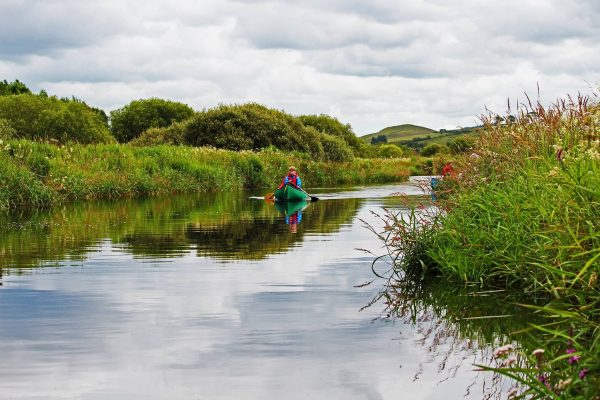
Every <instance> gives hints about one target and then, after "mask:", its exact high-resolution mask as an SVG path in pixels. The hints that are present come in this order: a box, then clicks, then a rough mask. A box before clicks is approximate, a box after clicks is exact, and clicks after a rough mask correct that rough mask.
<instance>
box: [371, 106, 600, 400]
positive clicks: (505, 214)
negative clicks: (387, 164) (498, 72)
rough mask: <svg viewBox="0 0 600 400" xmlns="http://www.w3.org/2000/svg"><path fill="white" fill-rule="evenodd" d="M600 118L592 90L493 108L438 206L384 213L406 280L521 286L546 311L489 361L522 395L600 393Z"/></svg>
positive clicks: (444, 185) (583, 395) (496, 287)
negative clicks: (512, 110) (512, 112)
mask: <svg viewBox="0 0 600 400" xmlns="http://www.w3.org/2000/svg"><path fill="white" fill-rule="evenodd" d="M599 127H600V107H598V106H597V105H590V104H589V100H588V99H586V98H579V99H578V100H577V101H575V102H570V101H564V102H560V103H559V105H557V106H555V107H552V108H550V109H544V108H542V107H541V106H539V105H538V106H536V107H533V108H532V109H528V110H524V111H523V112H521V113H520V115H518V116H517V117H514V116H507V117H506V118H504V119H501V120H499V119H497V118H490V120H489V121H486V124H485V126H484V133H483V134H482V135H481V138H480V140H479V142H478V143H477V145H476V147H475V149H474V151H473V152H472V153H471V154H469V155H468V156H465V157H463V158H461V159H459V160H457V162H456V163H455V165H454V167H455V169H454V173H453V174H452V175H451V176H449V177H447V178H446V179H444V180H443V181H442V182H441V184H440V186H439V187H438V189H437V191H438V198H439V199H440V200H439V201H438V203H437V205H438V208H436V209H429V211H427V210H426V211H421V210H415V212H414V213H413V214H412V215H411V217H410V218H408V219H402V217H401V216H399V215H394V214H391V213H390V214H388V215H387V216H386V217H385V218H386V220H387V223H388V229H387V230H386V232H385V233H384V234H383V235H381V238H382V239H383V240H385V241H386V244H387V245H388V247H389V248H392V249H393V250H394V251H395V252H401V253H402V254H403V255H404V256H403V258H402V259H401V261H400V262H398V263H396V266H395V268H396V271H397V272H398V273H399V275H400V276H402V277H403V279H408V280H413V281H417V282H425V284H426V285H427V284H429V283H433V282H437V281H438V280H440V279H443V280H444V281H455V282H457V283H459V284H462V285H468V286H474V287H477V288H482V289H484V290H489V289H492V290H520V291H523V292H524V293H526V294H527V295H528V297H529V298H530V301H528V303H530V304H531V305H529V306H526V307H530V308H533V309H535V310H537V312H538V313H539V314H540V315H541V316H543V317H544V318H545V323H542V324H536V325H532V326H531V327H530V328H529V329H527V330H526V332H527V335H530V339H532V340H526V341H521V340H520V336H519V335H515V336H514V340H515V342H514V343H512V344H511V345H509V346H507V347H504V348H503V349H500V351H499V352H498V353H497V354H496V355H497V364H496V365H493V366H489V367H490V369H491V370H493V371H495V372H498V373H501V374H504V375H508V376H510V377H512V378H514V379H515V380H516V382H518V387H515V391H514V393H513V396H514V397H515V398H516V397H517V396H523V397H527V398H561V399H563V398H564V399H571V398H573V399H574V398H577V399H597V398H598V393H600V341H599V340H598V337H600V311H599V310H600V285H599V282H598V276H599V275H600V218H599V217H598V216H599V215H600V133H599ZM536 300H537V305H533V304H534V303H535V301H536ZM540 302H541V303H540ZM540 304H541V305H540ZM521 333H523V332H521ZM486 368H487V367H486Z"/></svg>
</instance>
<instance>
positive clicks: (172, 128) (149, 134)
mask: <svg viewBox="0 0 600 400" xmlns="http://www.w3.org/2000/svg"><path fill="white" fill-rule="evenodd" d="M185 124H186V121H184V122H175V123H173V124H171V125H169V126H167V127H164V128H150V129H148V130H147V131H145V132H144V133H142V134H141V135H140V136H138V137H137V138H135V139H133V140H132V141H130V142H129V144H131V145H132V146H158V145H162V144H168V145H175V146H178V145H181V144H183V142H184V141H183V133H184V131H185Z"/></svg>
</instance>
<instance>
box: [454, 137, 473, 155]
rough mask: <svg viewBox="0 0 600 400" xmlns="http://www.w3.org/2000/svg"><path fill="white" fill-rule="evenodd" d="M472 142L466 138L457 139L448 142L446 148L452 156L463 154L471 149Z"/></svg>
mask: <svg viewBox="0 0 600 400" xmlns="http://www.w3.org/2000/svg"><path fill="white" fill-rule="evenodd" d="M473 146H474V141H473V139H471V138H468V137H458V138H456V139H454V140H451V141H449V142H448V148H449V149H450V152H452V154H460V153H465V152H467V151H469V150H471V149H473Z"/></svg>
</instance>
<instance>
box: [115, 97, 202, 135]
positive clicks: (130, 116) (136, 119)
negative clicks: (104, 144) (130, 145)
mask: <svg viewBox="0 0 600 400" xmlns="http://www.w3.org/2000/svg"><path fill="white" fill-rule="evenodd" d="M193 115H194V110H193V109H192V108H191V107H190V106H188V105H187V104H183V103H179V102H175V101H170V100H163V99H157V98H150V99H143V100H134V101H132V102H131V103H129V104H128V105H126V106H124V107H122V108H119V109H117V110H114V111H111V113H110V122H111V127H112V133H113V135H114V137H115V138H117V140H118V141H119V142H122V143H124V142H129V141H130V140H131V139H135V138H136V137H138V136H140V135H141V134H142V133H143V132H144V131H146V130H147V129H150V128H164V127H167V126H169V125H171V124H172V123H174V122H180V121H183V120H186V119H188V118H191V117H192V116H193Z"/></svg>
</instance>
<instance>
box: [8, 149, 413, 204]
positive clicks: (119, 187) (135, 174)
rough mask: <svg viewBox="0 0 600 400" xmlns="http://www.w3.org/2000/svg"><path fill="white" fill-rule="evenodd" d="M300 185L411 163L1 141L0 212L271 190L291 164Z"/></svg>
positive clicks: (357, 179)
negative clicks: (167, 195) (159, 196)
mask: <svg viewBox="0 0 600 400" xmlns="http://www.w3.org/2000/svg"><path fill="white" fill-rule="evenodd" d="M291 164H293V165H295V166H296V167H297V168H298V170H299V171H300V173H301V175H302V178H303V180H304V182H305V186H306V187H308V188H310V187H315V186H320V185H333V184H363V183H385V182H398V181H402V180H405V179H407V177H408V176H409V175H410V170H411V161H410V159H361V158H356V159H354V160H352V161H348V162H337V163H336V162H324V161H313V160H312V159H311V158H310V157H309V156H307V155H306V154H303V153H292V154H291V155H290V154H289V153H284V152H281V151H278V150H276V149H264V150H263V151H258V152H254V151H239V152H236V151H229V150H222V149H215V148H210V147H200V148H198V147H186V146H169V145H162V146H152V147H135V146H130V145H126V144H92V145H81V144H73V145H65V146H57V145H53V144H48V143H39V142H34V141H30V140H10V141H4V142H2V143H0V211H7V210H19V209H28V208H43V207H49V206H52V205H54V204H59V203H62V202H65V201H72V200H89V199H118V198H127V197H141V196H150V195H157V194H164V193H183V192H195V191H216V190H235V189H245V188H265V189H269V188H271V189H272V188H273V187H275V186H276V185H278V184H279V181H280V179H281V177H283V176H284V175H285V173H286V172H287V168H288V167H289V165H291Z"/></svg>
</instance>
